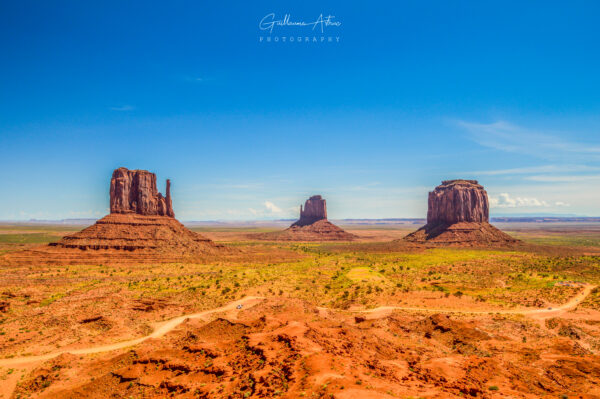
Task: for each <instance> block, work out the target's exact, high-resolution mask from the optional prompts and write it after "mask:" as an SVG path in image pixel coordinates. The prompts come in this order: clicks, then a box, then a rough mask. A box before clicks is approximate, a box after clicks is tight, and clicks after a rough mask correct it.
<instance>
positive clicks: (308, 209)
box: [249, 195, 358, 241]
mask: <svg viewBox="0 0 600 399" xmlns="http://www.w3.org/2000/svg"><path fill="white" fill-rule="evenodd" d="M249 238H255V239H259V240H269V241H352V240H354V239H356V238H358V237H357V236H356V235H354V234H351V233H348V232H346V231H344V230H343V229H341V228H339V227H338V226H336V225H334V224H333V223H331V222H330V221H328V220H327V203H326V202H325V199H323V197H321V196H320V195H313V196H312V197H310V198H309V199H308V200H306V202H305V203H304V208H302V205H300V219H298V220H297V221H296V222H295V223H293V224H292V225H291V226H290V227H289V228H287V229H285V230H283V231H275V232H271V233H259V234H252V235H250V236H249Z"/></svg>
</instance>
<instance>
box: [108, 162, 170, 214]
mask: <svg viewBox="0 0 600 399" xmlns="http://www.w3.org/2000/svg"><path fill="white" fill-rule="evenodd" d="M166 194H167V196H166V197H163V195H162V194H161V193H159V192H158V190H157V189H156V175H155V174H154V173H150V172H148V171H147V170H129V169H127V168H119V169H115V171H114V172H113V175H112V178H111V180H110V213H135V214H138V215H156V216H170V217H175V213H174V212H173V204H172V201H171V181H170V180H167V191H166Z"/></svg>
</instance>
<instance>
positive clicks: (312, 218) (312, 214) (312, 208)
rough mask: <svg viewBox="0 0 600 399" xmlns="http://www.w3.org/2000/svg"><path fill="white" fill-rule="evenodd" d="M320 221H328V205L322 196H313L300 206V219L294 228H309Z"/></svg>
mask: <svg viewBox="0 0 600 399" xmlns="http://www.w3.org/2000/svg"><path fill="white" fill-rule="evenodd" d="M319 220H327V203H326V202H325V200H324V199H323V197H321V196H320V195H313V196H312V197H310V198H309V199H307V200H306V202H305V203H304V209H302V205H300V219H298V221H296V222H295V223H294V224H293V225H292V226H307V225H309V224H313V223H314V222H317V221H319Z"/></svg>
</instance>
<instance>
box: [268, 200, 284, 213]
mask: <svg viewBox="0 0 600 399" xmlns="http://www.w3.org/2000/svg"><path fill="white" fill-rule="evenodd" d="M264 206H265V208H267V211H269V212H271V213H282V212H283V211H282V210H281V208H279V207H278V206H277V205H275V204H274V203H272V202H271V201H265V202H264Z"/></svg>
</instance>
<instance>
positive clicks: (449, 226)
mask: <svg viewBox="0 0 600 399" xmlns="http://www.w3.org/2000/svg"><path fill="white" fill-rule="evenodd" d="M404 240H405V241H410V242H421V243H432V244H436V243H437V244H456V245H488V244H489V245H496V244H509V243H515V242H517V240H515V239H514V238H512V237H511V236H509V235H508V234H506V233H503V232H502V231H500V230H498V229H497V228H496V227H494V226H492V225H491V224H490V223H489V201H488V196H487V192H486V191H485V189H484V188H483V186H481V185H480V184H478V183H477V181H476V180H445V181H443V182H442V184H441V185H439V186H437V187H436V188H435V189H434V190H433V191H432V192H430V193H429V200H428V209H427V224H426V225H425V226H423V227H422V228H420V229H419V230H417V231H415V232H414V233H411V234H409V235H408V236H406V237H405V238H404Z"/></svg>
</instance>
